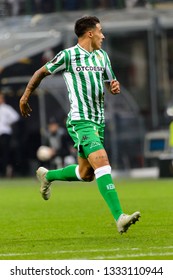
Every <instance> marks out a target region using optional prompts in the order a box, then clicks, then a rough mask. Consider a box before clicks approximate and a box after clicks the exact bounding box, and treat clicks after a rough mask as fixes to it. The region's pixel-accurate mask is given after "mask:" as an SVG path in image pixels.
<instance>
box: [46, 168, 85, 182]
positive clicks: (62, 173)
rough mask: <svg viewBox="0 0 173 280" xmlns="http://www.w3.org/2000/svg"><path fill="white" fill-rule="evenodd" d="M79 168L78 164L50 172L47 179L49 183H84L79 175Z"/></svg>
mask: <svg viewBox="0 0 173 280" xmlns="http://www.w3.org/2000/svg"><path fill="white" fill-rule="evenodd" d="M78 167H79V166H78V165H77V164H72V165H69V166H66V167H64V168H60V169H56V170H50V171H48V172H47V174H46V179H47V180H48V181H54V180H59V181H82V179H81V178H80V175H79V171H78Z"/></svg>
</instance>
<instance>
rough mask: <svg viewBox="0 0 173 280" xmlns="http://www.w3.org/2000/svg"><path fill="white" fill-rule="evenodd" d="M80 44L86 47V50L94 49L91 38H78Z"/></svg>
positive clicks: (91, 50)
mask: <svg viewBox="0 0 173 280" xmlns="http://www.w3.org/2000/svg"><path fill="white" fill-rule="evenodd" d="M78 44H79V45H80V46H81V47H82V48H83V49H84V50H86V51H87V52H93V51H94V49H93V47H92V45H91V42H90V41H89V40H82V39H81V40H80V39H79V40H78Z"/></svg>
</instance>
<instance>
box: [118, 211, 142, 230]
mask: <svg viewBox="0 0 173 280" xmlns="http://www.w3.org/2000/svg"><path fill="white" fill-rule="evenodd" d="M140 217H141V214H140V212H135V213H133V214H132V215H127V214H121V216H120V217H119V219H118V221H117V222H116V224H117V229H118V232H119V233H120V234H122V233H123V232H126V231H127V230H128V228H129V227H130V226H131V225H132V224H135V223H136V222H137V221H139V218H140Z"/></svg>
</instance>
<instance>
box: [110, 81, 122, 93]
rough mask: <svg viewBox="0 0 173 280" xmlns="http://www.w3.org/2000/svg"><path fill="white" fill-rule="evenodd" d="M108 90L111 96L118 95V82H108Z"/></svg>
mask: <svg viewBox="0 0 173 280" xmlns="http://www.w3.org/2000/svg"><path fill="white" fill-rule="evenodd" d="M110 90H111V93H112V94H118V93H120V83H119V82H118V81H115V80H112V81H111V82H110Z"/></svg>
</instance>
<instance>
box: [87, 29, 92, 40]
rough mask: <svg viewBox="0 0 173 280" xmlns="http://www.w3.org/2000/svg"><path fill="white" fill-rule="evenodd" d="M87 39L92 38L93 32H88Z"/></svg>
mask: <svg viewBox="0 0 173 280" xmlns="http://www.w3.org/2000/svg"><path fill="white" fill-rule="evenodd" d="M88 37H89V38H92V37H93V32H92V31H91V30H89V31H88Z"/></svg>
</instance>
